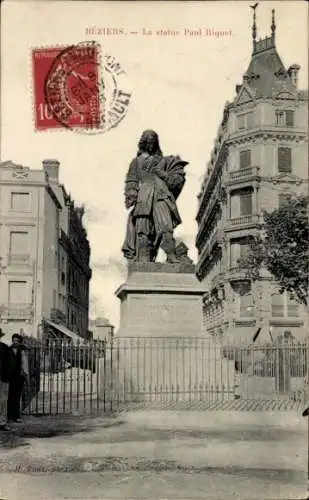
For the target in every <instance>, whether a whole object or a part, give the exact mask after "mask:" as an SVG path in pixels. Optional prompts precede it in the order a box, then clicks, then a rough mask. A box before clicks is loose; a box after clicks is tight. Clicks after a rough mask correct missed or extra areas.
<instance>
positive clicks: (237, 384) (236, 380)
mask: <svg viewBox="0 0 309 500" xmlns="http://www.w3.org/2000/svg"><path fill="white" fill-rule="evenodd" d="M234 398H235V399H240V370H239V362H238V361H236V360H235V363H234Z"/></svg>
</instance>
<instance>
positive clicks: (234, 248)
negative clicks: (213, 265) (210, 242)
mask: <svg viewBox="0 0 309 500" xmlns="http://www.w3.org/2000/svg"><path fill="white" fill-rule="evenodd" d="M249 249H250V242H249V239H248V238H237V239H233V240H231V243H230V266H231V267H237V266H239V260H240V259H242V258H244V257H245V256H246V254H247V253H248V251H249Z"/></svg>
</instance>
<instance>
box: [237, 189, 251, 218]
mask: <svg viewBox="0 0 309 500" xmlns="http://www.w3.org/2000/svg"><path fill="white" fill-rule="evenodd" d="M251 214H252V192H245V193H242V194H241V195H240V215H251Z"/></svg>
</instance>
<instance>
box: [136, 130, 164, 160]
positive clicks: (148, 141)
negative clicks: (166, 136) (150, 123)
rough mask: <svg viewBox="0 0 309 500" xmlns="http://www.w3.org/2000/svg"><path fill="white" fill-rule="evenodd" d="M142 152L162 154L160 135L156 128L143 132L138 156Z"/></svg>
mask: <svg viewBox="0 0 309 500" xmlns="http://www.w3.org/2000/svg"><path fill="white" fill-rule="evenodd" d="M142 153H148V154H149V155H159V156H162V151H161V148H160V143H159V136H158V134H157V132H155V131H154V130H145V131H144V132H143V133H142V135H141V138H140V140H139V142H138V152H137V156H139V155H141V154H142Z"/></svg>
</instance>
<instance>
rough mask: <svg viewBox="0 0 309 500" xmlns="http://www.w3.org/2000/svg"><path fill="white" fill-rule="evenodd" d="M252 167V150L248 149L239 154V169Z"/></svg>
mask: <svg viewBox="0 0 309 500" xmlns="http://www.w3.org/2000/svg"><path fill="white" fill-rule="evenodd" d="M247 167H251V150H250V149H246V150H245V151H240V152H239V168H240V169H242V168H247Z"/></svg>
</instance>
